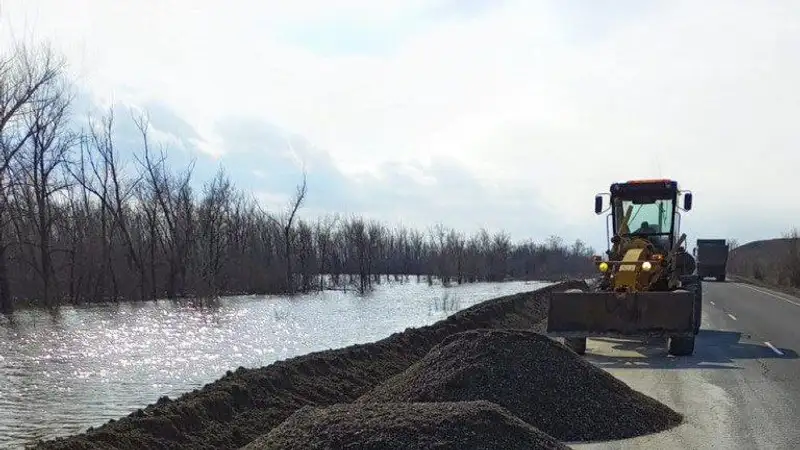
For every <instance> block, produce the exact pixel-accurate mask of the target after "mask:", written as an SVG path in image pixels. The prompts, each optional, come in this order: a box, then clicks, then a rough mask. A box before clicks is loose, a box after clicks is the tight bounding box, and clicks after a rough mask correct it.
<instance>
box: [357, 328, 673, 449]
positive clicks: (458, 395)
mask: <svg viewBox="0 0 800 450" xmlns="http://www.w3.org/2000/svg"><path fill="white" fill-rule="evenodd" d="M474 400H487V401H490V402H493V403H496V404H498V405H500V406H503V407H505V408H506V409H508V410H509V411H510V412H511V413H513V414H514V415H516V416H518V417H519V418H521V419H522V420H525V421H526V422H528V423H529V424H531V425H533V426H535V427H536V428H538V429H540V430H541V431H543V432H545V433H547V434H549V435H550V436H553V437H554V438H556V439H558V440H560V441H566V442H578V441H593V440H612V439H624V438H630V437H634V436H640V435H644V434H650V433H655V432H660V431H663V430H666V429H669V428H672V427H674V426H676V425H678V424H680V423H681V421H682V420H683V417H682V415H681V414H679V413H677V412H675V411H673V410H672V409H670V408H669V407H667V406H666V405H664V404H662V403H660V402H658V401H656V400H655V399H653V398H651V397H649V396H647V395H644V394H642V393H640V392H638V391H635V390H633V389H631V388H630V387H629V386H628V385H627V384H625V383H623V382H622V381H620V380H618V379H617V378H615V377H613V376H612V375H610V374H609V373H607V372H605V371H604V370H602V369H599V368H597V367H595V366H594V365H592V364H591V363H590V362H588V361H586V360H585V359H583V358H582V357H580V356H579V355H577V354H576V353H574V352H573V351H572V350H570V349H569V348H567V347H566V346H564V345H562V344H561V343H559V342H556V341H554V340H552V339H550V338H548V337H546V336H543V335H541V334H538V333H535V332H531V331H524V330H489V329H484V330H471V331H466V332H463V333H458V334H454V335H452V336H449V337H447V338H445V339H444V340H443V341H442V342H441V343H440V344H439V345H437V346H436V347H434V348H433V349H432V350H431V351H430V352H429V353H428V354H427V355H426V356H425V357H423V358H422V359H421V360H420V361H418V362H416V363H415V364H413V365H412V366H411V367H409V368H408V369H407V370H405V371H404V372H402V373H400V374H398V375H396V376H394V377H392V378H390V379H388V380H387V381H385V382H384V383H382V384H380V385H379V386H377V387H375V388H374V389H373V390H371V391H370V392H368V393H366V394H364V395H363V396H362V397H360V398H359V399H358V400H356V402H357V403H361V404H365V403H393V402H453V401H474Z"/></svg>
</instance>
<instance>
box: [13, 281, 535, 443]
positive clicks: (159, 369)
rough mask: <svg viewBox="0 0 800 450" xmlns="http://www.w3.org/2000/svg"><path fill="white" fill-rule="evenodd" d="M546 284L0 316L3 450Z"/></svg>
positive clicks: (406, 288) (384, 287)
mask: <svg viewBox="0 0 800 450" xmlns="http://www.w3.org/2000/svg"><path fill="white" fill-rule="evenodd" d="M547 284H549V283H537V282H527V283H526V282H508V283H475V284H468V285H461V286H453V287H449V288H443V287H441V286H439V285H434V286H428V285H427V284H426V283H424V282H423V283H417V282H416V281H414V279H412V281H409V282H405V283H400V282H384V283H382V284H381V285H379V286H377V287H376V290H375V292H373V293H371V294H370V295H368V296H363V297H359V296H357V295H355V294H354V293H351V292H341V291H326V292H322V293H315V294H309V295H303V296H298V297H295V298H287V297H279V296H240V297H229V298H224V299H221V300H220V301H219V302H217V303H216V304H214V305H206V306H197V305H193V304H191V303H189V302H174V301H158V302H147V303H123V304H114V305H106V306H85V307H62V308H60V309H59V310H58V311H57V313H50V312H46V311H39V310H28V311H19V312H17V313H15V314H14V315H13V316H12V317H11V319H12V320H9V319H8V318H4V317H2V316H0V448H17V447H20V446H22V445H24V444H25V443H31V442H34V441H35V440H37V439H49V438H53V437H57V436H63V435H67V434H73V433H78V432H82V431H85V430H86V428H88V427H90V426H98V425H101V424H103V423H105V422H107V421H108V420H109V419H117V418H119V417H120V416H124V415H127V414H129V413H130V412H132V411H134V410H136V409H137V408H141V407H144V406H146V405H147V404H149V403H153V402H155V401H156V399H158V398H159V397H161V396H163V395H168V396H170V398H175V397H177V396H179V395H180V394H182V393H184V392H187V391H191V390H192V389H196V388H200V387H202V386H203V385H205V384H207V383H210V382H212V381H214V380H216V379H218V378H219V377H221V376H222V375H223V374H224V373H225V371H227V370H235V369H236V368H237V367H239V366H244V367H259V366H264V365H268V364H270V363H272V362H275V361H277V360H282V359H286V358H290V357H293V356H298V355H301V354H305V353H308V352H312V351H319V350H326V349H329V348H339V347H344V346H347V345H351V344H356V343H365V342H372V341H375V340H378V339H382V338H384V337H386V336H388V335H390V334H392V333H394V332H398V331H402V330H404V329H405V328H407V327H416V326H421V325H427V324H431V323H433V322H436V321H437V320H440V319H443V318H445V317H447V316H449V315H450V314H452V313H453V312H455V311H457V310H460V309H464V308H466V307H469V306H471V305H474V304H476V303H479V302H482V301H484V300H488V299H491V298H494V297H499V296H503V295H508V294H513V293H517V292H523V291H530V290H534V289H538V288H540V287H543V286H545V285H547Z"/></svg>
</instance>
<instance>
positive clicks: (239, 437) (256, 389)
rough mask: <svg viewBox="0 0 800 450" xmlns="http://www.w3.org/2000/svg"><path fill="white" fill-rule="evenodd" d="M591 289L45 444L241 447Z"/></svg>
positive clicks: (301, 359) (317, 360) (152, 408)
mask: <svg viewBox="0 0 800 450" xmlns="http://www.w3.org/2000/svg"><path fill="white" fill-rule="evenodd" d="M572 288H584V289H585V288H586V284H585V283H584V282H583V281H567V282H563V283H558V284H554V285H550V286H548V287H545V288H543V289H538V290H536V291H532V292H525V293H520V294H515V295H509V296H505V297H500V298H496V299H491V300H487V301H485V302H483V303H479V304H477V305H474V306H472V307H470V308H467V309H464V310H462V311H459V312H457V313H455V314H453V315H451V316H450V317H448V318H447V319H444V320H440V321H439V322H436V323H434V324H432V325H429V326H424V327H419V328H410V329H407V330H405V331H403V332H400V333H395V334H393V335H391V336H389V337H387V338H385V339H382V340H380V341H377V342H372V343H368V344H360V345H352V346H349V347H345V348H341V349H335V350H325V351H320V352H314V353H309V354H306V355H302V356H298V357H295V358H291V359H286V360H283V361H278V362H275V363H273V364H271V365H269V366H266V367H261V368H255V369H245V368H243V367H240V368H239V369H237V370H236V371H235V372H230V371H229V372H228V373H227V374H226V375H225V376H223V377H222V378H221V379H219V380H217V381H214V382H213V383H209V384H207V385H205V386H204V387H203V388H202V389H199V390H194V391H193V392H188V393H186V394H184V395H182V396H181V397H179V398H177V399H174V400H172V399H168V398H166V397H164V398H161V399H159V400H158V402H156V403H155V404H151V405H148V406H147V407H145V408H143V409H139V410H137V411H134V412H133V413H131V414H130V415H128V416H126V417H122V418H121V419H119V420H112V421H110V422H109V423H106V424H104V425H102V426H99V427H97V428H94V429H92V428H90V429H89V430H87V432H86V433H81V434H78V435H73V436H70V437H67V438H60V439H57V440H53V441H48V442H45V443H42V444H40V445H39V446H38V447H37V448H42V449H88V448H109V449H111V448H117V449H184V448H192V449H198V450H202V449H238V448H240V447H242V446H244V445H246V444H248V443H249V442H251V441H252V440H254V439H255V438H257V437H259V436H261V435H264V434H266V433H268V432H269V431H270V430H271V429H272V428H273V427H275V426H277V425H279V424H280V423H281V422H283V421H284V420H286V418H288V417H289V416H291V415H292V414H293V413H294V412H295V411H297V410H298V409H300V408H302V407H304V406H327V405H333V404H336V403H348V402H352V401H354V400H356V399H357V398H358V397H360V396H361V395H362V394H364V393H366V392H368V391H369V390H370V389H372V388H373V387H375V386H376V385H378V384H380V383H381V382H383V381H385V380H386V379H388V378H389V377H391V376H393V375H396V374H398V373H400V372H402V371H404V370H405V369H407V368H408V367H409V366H411V365H412V364H413V363H414V362H416V361H418V360H419V359H420V358H422V357H423V356H425V355H426V354H427V353H428V351H429V350H430V349H431V348H433V347H434V346H435V345H436V344H438V343H439V342H441V340H442V339H444V338H446V337H447V336H450V335H452V334H455V333H459V332H462V331H466V330H471V329H477V328H530V327H533V326H536V324H539V323H540V322H541V321H542V320H543V319H544V318H545V315H546V313H547V299H548V295H549V293H550V292H552V291H559V290H565V289H572Z"/></svg>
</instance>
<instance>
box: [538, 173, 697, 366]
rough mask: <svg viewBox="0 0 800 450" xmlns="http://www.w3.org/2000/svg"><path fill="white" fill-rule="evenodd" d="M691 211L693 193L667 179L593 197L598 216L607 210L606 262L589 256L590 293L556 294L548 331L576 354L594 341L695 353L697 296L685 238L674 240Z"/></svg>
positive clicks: (636, 182) (615, 187)
mask: <svg viewBox="0 0 800 450" xmlns="http://www.w3.org/2000/svg"><path fill="white" fill-rule="evenodd" d="M605 196H608V197H610V205H609V206H608V208H605V209H604V204H603V200H604V197H605ZM680 200H682V207H679V206H678V203H679V201H680ZM691 207H692V193H691V192H683V191H680V190H679V189H678V183H677V182H675V181H673V180H668V179H664V180H662V179H659V180H634V181H628V182H625V183H614V184H612V185H611V192H610V194H600V195H598V196H597V197H595V213H596V214H601V213H603V212H605V211H608V210H609V209H610V213H609V214H608V216H607V218H606V219H607V222H606V225H607V226H606V229H607V232H608V234H609V235H610V236H609V238H610V239H609V241H610V245H609V249H608V251H607V252H606V254H607V256H608V258H607V259H603V258H601V257H599V256H595V257H594V262H595V264H596V266H597V269H598V271H599V273H600V276H601V278H600V282H599V283H598V284H597V286H596V287H595V288H594V289H592V290H591V291H590V292H584V291H581V290H568V291H566V292H554V293H553V294H552V297H551V300H550V307H549V308H550V309H549V315H548V318H547V333H548V334H549V335H551V336H557V337H563V338H565V343H566V344H567V345H568V346H569V347H571V348H572V349H573V350H575V351H576V352H578V353H580V354H583V353H584V352H585V351H586V338H587V337H592V336H604V337H619V338H652V337H664V338H667V342H668V344H667V345H668V351H669V353H671V354H673V355H690V354H692V353H693V352H694V339H695V335H696V334H697V332H698V331H699V328H700V315H701V308H702V298H701V295H702V290H701V288H700V282H699V280H698V278H697V277H696V276H693V275H692V273H693V272H694V270H695V267H694V265H695V262H694V258H693V257H692V255H691V254H689V253H687V252H686V251H685V248H684V247H683V243H684V242H685V240H686V235H685V234H679V230H680V217H681V216H680V213H679V210H683V211H689V210H690V209H691ZM608 221H610V222H611V224H610V225H609V224H608Z"/></svg>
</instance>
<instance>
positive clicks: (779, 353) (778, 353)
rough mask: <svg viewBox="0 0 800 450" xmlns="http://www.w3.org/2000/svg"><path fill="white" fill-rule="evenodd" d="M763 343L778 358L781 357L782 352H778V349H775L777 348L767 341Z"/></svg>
mask: <svg viewBox="0 0 800 450" xmlns="http://www.w3.org/2000/svg"><path fill="white" fill-rule="evenodd" d="M764 343H765V344H767V347H769V348H770V350H772V351H773V352H775V354H776V355H778V356H783V352H782V351H780V350H778V348H777V347H775V346H774V345H772V344H771V343H769V341H767V342H764Z"/></svg>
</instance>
